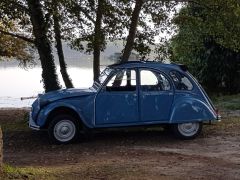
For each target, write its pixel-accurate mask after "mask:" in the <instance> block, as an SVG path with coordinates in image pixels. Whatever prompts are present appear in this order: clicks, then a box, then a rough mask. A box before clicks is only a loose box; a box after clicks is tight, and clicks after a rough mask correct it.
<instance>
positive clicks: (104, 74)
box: [99, 67, 113, 84]
mask: <svg viewBox="0 0 240 180" xmlns="http://www.w3.org/2000/svg"><path fill="white" fill-rule="evenodd" d="M112 71H113V69H111V68H109V67H107V68H106V69H104V70H103V71H102V73H101V74H100V76H99V83H100V84H103V83H104V81H105V80H106V79H107V77H108V76H109V74H110V73H111V72H112Z"/></svg>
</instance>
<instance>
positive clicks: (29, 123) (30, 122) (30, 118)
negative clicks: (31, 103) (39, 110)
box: [28, 112, 40, 130]
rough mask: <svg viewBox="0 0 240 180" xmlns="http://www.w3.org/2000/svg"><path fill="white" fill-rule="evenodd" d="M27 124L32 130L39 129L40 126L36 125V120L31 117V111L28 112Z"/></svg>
mask: <svg viewBox="0 0 240 180" xmlns="http://www.w3.org/2000/svg"><path fill="white" fill-rule="evenodd" d="M28 126H29V127H30V128H31V129H34V130H40V126H38V125H37V124H36V122H35V121H34V120H33V118H32V113H31V112H30V113H29V121H28Z"/></svg>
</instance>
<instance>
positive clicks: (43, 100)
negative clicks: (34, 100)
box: [38, 98, 49, 109]
mask: <svg viewBox="0 0 240 180" xmlns="http://www.w3.org/2000/svg"><path fill="white" fill-rule="evenodd" d="M48 103H49V101H48V100H47V99H42V98H38V104H39V107H40V109H41V108H42V107H43V106H45V105H47V104H48Z"/></svg>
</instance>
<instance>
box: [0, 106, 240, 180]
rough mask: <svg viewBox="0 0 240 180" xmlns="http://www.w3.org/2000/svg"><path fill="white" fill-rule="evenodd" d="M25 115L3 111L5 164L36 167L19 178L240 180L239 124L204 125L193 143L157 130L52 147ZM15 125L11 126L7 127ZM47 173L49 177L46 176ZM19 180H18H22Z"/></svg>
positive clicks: (106, 135)
mask: <svg viewBox="0 0 240 180" xmlns="http://www.w3.org/2000/svg"><path fill="white" fill-rule="evenodd" d="M26 113H27V110H24V111H22V110H17V111H16V112H13V111H12V110H11V111H9V110H4V111H0V123H1V124H2V125H3V126H4V127H5V131H4V163H6V164H8V165H10V166H13V167H18V168H30V167H31V168H34V170H36V169H38V170H39V171H40V172H44V175H42V174H41V173H40V174H38V173H37V174H34V173H33V172H32V171H31V170H29V171H27V173H26V171H24V172H25V174H27V175H25V176H20V179H29V178H30V179H45V177H49V178H50V179H62V178H64V179H77V178H78V179H79V178H80V179H114V178H115V179H121V178H122V179H239V177H240V151H239V149H240V131H239V129H240V119H239V117H235V118H229V119H228V120H223V121H222V122H221V123H218V124H213V125H205V126H204V129H203V133H202V134H201V135H200V137H198V138H197V139H195V140H190V141H181V140H177V139H175V138H174V137H172V136H171V134H168V133H166V132H164V131H162V130H160V129H158V128H156V129H152V128H151V129H139V128H136V129H131V130H129V129H123V130H119V131H105V132H99V133H96V134H94V135H93V136H91V137H90V138H87V139H84V140H82V141H79V142H77V143H75V144H71V145H51V144H50V143H49V141H48V135H47V133H46V132H37V131H31V130H28V128H27V127H26V129H23V128H22V127H20V128H19V129H18V128H17V127H15V126H14V127H13V126H12V125H9V124H11V123H12V124H14V122H15V123H19V124H20V123H22V124H23V126H27V125H26V124H25V121H26V120H25V119H26V117H25V116H26ZM9 121H11V122H9ZM46 174H47V176H45V175H46ZM18 178H19V177H18Z"/></svg>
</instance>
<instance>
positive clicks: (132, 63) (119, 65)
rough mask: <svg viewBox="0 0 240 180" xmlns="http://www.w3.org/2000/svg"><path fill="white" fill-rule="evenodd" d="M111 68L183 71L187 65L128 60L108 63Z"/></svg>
mask: <svg viewBox="0 0 240 180" xmlns="http://www.w3.org/2000/svg"><path fill="white" fill-rule="evenodd" d="M109 67H111V68H152V69H159V70H163V71H166V70H167V71H170V70H178V71H182V72H185V71H187V66H185V65H183V64H175V63H168V64H167V63H162V62H157V61H128V62H123V63H117V64H113V65H110V66H109Z"/></svg>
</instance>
